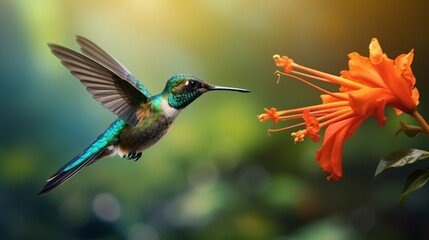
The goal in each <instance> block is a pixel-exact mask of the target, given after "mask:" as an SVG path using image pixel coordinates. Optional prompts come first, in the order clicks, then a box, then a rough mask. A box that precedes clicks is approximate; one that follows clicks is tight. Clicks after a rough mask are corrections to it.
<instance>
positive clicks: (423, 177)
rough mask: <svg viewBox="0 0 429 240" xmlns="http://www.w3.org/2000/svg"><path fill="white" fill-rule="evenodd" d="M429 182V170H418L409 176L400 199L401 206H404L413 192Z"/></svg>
mask: <svg viewBox="0 0 429 240" xmlns="http://www.w3.org/2000/svg"><path fill="white" fill-rule="evenodd" d="M428 180H429V169H417V170H414V171H413V172H412V173H411V174H410V175H408V178H407V181H406V182H405V185H404V189H403V190H402V193H401V196H400V197H399V206H400V207H401V208H402V207H403V206H404V202H405V199H406V198H407V196H408V194H410V193H411V192H413V191H415V190H417V189H419V188H421V187H423V186H424V185H425V184H426V183H427V181H428Z"/></svg>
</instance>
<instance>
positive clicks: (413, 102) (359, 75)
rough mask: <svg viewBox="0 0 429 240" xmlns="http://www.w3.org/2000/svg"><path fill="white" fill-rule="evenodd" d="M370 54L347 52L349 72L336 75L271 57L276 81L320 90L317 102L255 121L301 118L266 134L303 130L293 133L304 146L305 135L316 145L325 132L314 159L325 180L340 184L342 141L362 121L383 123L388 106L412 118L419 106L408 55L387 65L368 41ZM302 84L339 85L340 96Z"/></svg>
mask: <svg viewBox="0 0 429 240" xmlns="http://www.w3.org/2000/svg"><path fill="white" fill-rule="evenodd" d="M369 52H370V54H369V55H370V56H369V57H363V56H361V55H359V54H358V53H355V52H353V53H350V54H349V55H348V56H349V70H344V71H341V76H335V75H331V74H328V73H324V72H321V71H317V70H314V69H311V68H308V67H304V66H301V65H299V64H297V63H295V62H294V61H293V59H291V58H289V57H286V56H282V57H280V56H279V55H274V61H275V64H276V65H277V66H279V67H281V68H283V72H278V74H279V76H280V75H285V76H288V77H292V78H294V79H296V80H299V81H301V82H303V83H305V84H307V85H309V86H311V87H313V88H316V89H317V90H319V91H321V92H322V93H323V94H322V95H321V98H322V103H321V104H318V105H313V106H308V107H303V108H296V109H290V110H282V111H277V109H276V108H271V109H270V110H268V109H265V113H263V114H260V115H259V116H258V118H259V120H260V121H265V120H268V119H271V120H272V121H273V123H278V122H279V121H286V120H291V119H303V120H304V122H302V123H299V124H295V125H293V126H287V127H284V128H280V129H270V130H269V131H270V132H278V131H284V130H288V129H292V128H296V127H301V126H304V127H305V128H304V129H301V130H298V131H296V132H294V133H292V137H294V141H295V142H301V141H303V140H304V137H305V136H309V137H310V138H311V139H312V140H313V141H314V142H317V141H319V140H320V136H319V135H318V134H317V133H318V132H319V131H320V130H321V129H322V128H325V127H326V130H325V134H324V137H323V143H322V146H321V147H320V149H319V150H318V151H317V153H316V159H317V162H318V163H319V165H320V166H321V168H322V169H323V170H325V171H327V172H329V173H330V176H328V180H330V179H333V180H339V179H340V178H341V177H342V148H343V144H344V141H345V140H346V139H348V138H350V137H351V136H352V135H353V134H354V132H355V131H356V130H357V128H358V127H359V126H360V124H361V123H362V122H363V121H364V120H365V119H366V118H368V117H370V116H375V117H376V118H377V119H378V122H379V126H380V127H381V126H383V125H384V124H385V122H386V117H385V115H384V109H385V107H386V106H390V107H393V108H394V109H395V111H396V113H397V114H398V115H399V114H401V113H402V112H405V113H407V114H414V113H415V110H416V106H417V105H418V104H419V100H418V99H419V92H418V90H417V88H415V87H414V85H415V82H416V80H415V77H414V75H413V73H412V70H411V66H410V65H411V63H412V60H413V56H414V52H413V50H411V51H410V52H409V53H408V54H402V55H399V56H398V57H397V58H396V59H395V60H392V59H390V58H388V57H387V55H386V54H385V53H383V51H382V49H381V47H380V44H379V43H378V41H377V39H376V38H373V39H372V40H371V43H370V45H369ZM305 79H311V80H313V81H322V82H328V83H333V84H336V85H339V92H329V91H327V90H325V89H323V88H321V87H319V86H317V85H315V84H313V83H311V82H309V81H307V80H305Z"/></svg>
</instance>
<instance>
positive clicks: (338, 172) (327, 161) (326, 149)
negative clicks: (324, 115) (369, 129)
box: [316, 117, 365, 180]
mask: <svg viewBox="0 0 429 240" xmlns="http://www.w3.org/2000/svg"><path fill="white" fill-rule="evenodd" d="M363 120H365V118H364V117H353V118H349V119H346V120H343V121H341V122H337V123H334V124H331V125H329V126H328V128H327V129H326V132H325V136H324V139H323V144H322V147H321V148H320V149H319V150H318V151H317V153H316V159H317V162H318V163H319V165H320V167H321V168H322V169H323V170H325V171H327V172H329V173H330V174H331V175H330V176H328V177H327V179H328V180H339V179H340V178H341V177H342V175H343V170H342V152H343V144H344V141H345V140H346V139H348V138H350V137H351V136H352V135H353V133H354V132H355V131H356V130H357V128H358V127H359V125H360V124H361V123H362V121H363Z"/></svg>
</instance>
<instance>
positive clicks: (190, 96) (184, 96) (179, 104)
mask: <svg viewBox="0 0 429 240" xmlns="http://www.w3.org/2000/svg"><path fill="white" fill-rule="evenodd" d="M213 90H225V91H236V92H250V91H249V90H247V89H241V88H230V87H220V86H214V85H211V84H210V83H207V82H204V81H203V80H201V79H200V78H198V77H196V76H194V75H191V74H178V75H175V76H173V77H172V78H170V79H169V80H168V81H167V84H166V85H165V88H164V91H163V93H164V94H165V95H167V97H168V104H169V105H170V106H171V107H173V108H176V109H182V108H184V107H186V106H188V105H189V104H190V103H191V102H192V101H194V100H195V99H197V98H198V97H199V96H201V94H203V93H205V92H208V91H213Z"/></svg>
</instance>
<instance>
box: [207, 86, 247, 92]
mask: <svg viewBox="0 0 429 240" xmlns="http://www.w3.org/2000/svg"><path fill="white" fill-rule="evenodd" d="M208 90H209V91H214V90H223V91H235V92H250V90H247V89H244V88H233V87H222V86H211V87H209V88H208Z"/></svg>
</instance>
